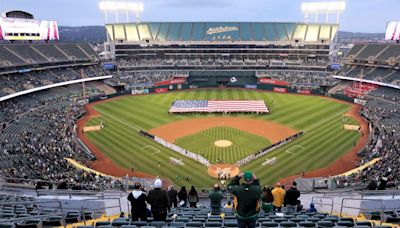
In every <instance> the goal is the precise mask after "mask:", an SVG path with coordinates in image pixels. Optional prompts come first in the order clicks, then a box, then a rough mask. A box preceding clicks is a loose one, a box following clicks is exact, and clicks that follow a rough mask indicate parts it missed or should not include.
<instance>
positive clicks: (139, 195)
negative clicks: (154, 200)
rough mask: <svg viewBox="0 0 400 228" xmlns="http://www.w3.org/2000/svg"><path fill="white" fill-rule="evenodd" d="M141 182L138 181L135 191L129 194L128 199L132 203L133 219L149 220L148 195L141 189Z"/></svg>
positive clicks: (134, 187)
mask: <svg viewBox="0 0 400 228" xmlns="http://www.w3.org/2000/svg"><path fill="white" fill-rule="evenodd" d="M140 187H141V184H140V183H139V182H136V183H135V184H134V186H133V191H132V192H131V193H129V195H128V201H129V202H130V203H131V215H132V221H138V220H139V219H140V220H141V221H147V208H146V201H147V195H146V193H145V192H143V191H142V190H141V189H140Z"/></svg>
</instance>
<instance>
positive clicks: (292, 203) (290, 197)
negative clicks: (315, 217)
mask: <svg viewBox="0 0 400 228" xmlns="http://www.w3.org/2000/svg"><path fill="white" fill-rule="evenodd" d="M299 198H300V191H299V190H297V183H296V182H295V181H294V182H293V184H292V187H291V188H290V189H289V190H287V192H286V194H285V207H286V213H287V214H291V213H293V212H296V211H297V200H298V199H299Z"/></svg>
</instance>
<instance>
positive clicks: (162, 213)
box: [148, 179, 170, 221]
mask: <svg viewBox="0 0 400 228" xmlns="http://www.w3.org/2000/svg"><path fill="white" fill-rule="evenodd" d="M161 187H162V181H161V180H160V179H156V180H155V181H154V189H153V190H150V191H149V197H148V203H149V204H150V205H151V213H152V214H153V218H154V221H165V219H166V218H167V211H169V208H170V207H169V199H168V193H167V191H165V190H163V189H161Z"/></svg>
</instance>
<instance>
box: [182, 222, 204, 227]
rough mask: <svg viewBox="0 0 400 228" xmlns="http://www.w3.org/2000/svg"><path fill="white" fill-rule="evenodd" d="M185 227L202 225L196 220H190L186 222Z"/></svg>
mask: <svg viewBox="0 0 400 228" xmlns="http://www.w3.org/2000/svg"><path fill="white" fill-rule="evenodd" d="M186 227H203V223H202V222H198V221H192V222H188V223H186Z"/></svg>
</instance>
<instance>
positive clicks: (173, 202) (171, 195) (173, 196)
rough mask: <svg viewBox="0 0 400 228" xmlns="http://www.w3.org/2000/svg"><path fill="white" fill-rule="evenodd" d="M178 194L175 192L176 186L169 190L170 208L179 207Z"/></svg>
mask: <svg viewBox="0 0 400 228" xmlns="http://www.w3.org/2000/svg"><path fill="white" fill-rule="evenodd" d="M177 196H178V192H177V191H176V190H175V188H174V186H172V185H171V186H170V187H169V190H168V197H169V203H170V207H172V206H173V207H177V206H178V199H177Z"/></svg>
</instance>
